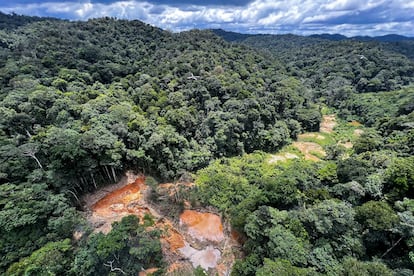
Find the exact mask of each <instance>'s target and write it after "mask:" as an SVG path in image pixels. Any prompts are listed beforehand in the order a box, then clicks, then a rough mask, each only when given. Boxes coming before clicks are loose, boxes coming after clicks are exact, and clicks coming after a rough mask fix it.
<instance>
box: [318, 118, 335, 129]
mask: <svg viewBox="0 0 414 276" xmlns="http://www.w3.org/2000/svg"><path fill="white" fill-rule="evenodd" d="M335 126H336V118H335V114H331V115H323V117H322V122H321V126H320V129H319V131H320V132H326V133H331V132H333V129H334V127H335Z"/></svg>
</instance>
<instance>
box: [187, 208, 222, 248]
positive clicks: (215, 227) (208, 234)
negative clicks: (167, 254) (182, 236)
mask: <svg viewBox="0 0 414 276" xmlns="http://www.w3.org/2000/svg"><path fill="white" fill-rule="evenodd" d="M180 224H182V225H185V226H187V227H188V233H189V234H190V235H191V236H192V237H193V238H196V239H198V240H200V241H206V240H207V241H212V242H220V241H222V240H223V239H224V233H223V225H222V224H221V218H220V217H219V216H218V215H215V214H211V213H201V212H197V211H193V210H185V211H184V212H183V213H182V214H181V216H180Z"/></svg>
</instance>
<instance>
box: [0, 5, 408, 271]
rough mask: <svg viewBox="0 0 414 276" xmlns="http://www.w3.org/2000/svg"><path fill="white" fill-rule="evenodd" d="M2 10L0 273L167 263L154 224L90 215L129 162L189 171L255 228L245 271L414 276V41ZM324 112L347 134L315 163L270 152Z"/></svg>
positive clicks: (202, 198) (243, 227)
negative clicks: (85, 198)
mask: <svg viewBox="0 0 414 276" xmlns="http://www.w3.org/2000/svg"><path fill="white" fill-rule="evenodd" d="M0 19H1V24H0V57H1V58H0V273H1V274H3V273H5V274H7V275H26V274H27V275H49V274H50V275H63V274H65V275H105V274H108V275H109V274H110V273H118V272H119V271H118V272H117V271H111V270H110V269H109V268H108V266H107V265H106V266H105V265H103V264H108V262H110V260H111V258H112V257H111V256H121V258H118V259H117V261H116V262H117V265H119V266H121V267H123V268H124V271H123V272H125V273H127V274H128V275H132V274H136V273H137V272H138V271H141V269H143V268H147V267H149V266H157V267H163V266H164V265H165V260H163V258H162V254H161V249H160V244H159V240H158V237H159V233H158V232H157V231H156V230H148V229H147V228H145V227H144V226H142V225H141V224H139V221H138V219H137V218H136V217H126V218H124V219H123V220H122V221H120V222H117V223H115V224H114V225H113V229H112V231H111V232H109V233H108V234H107V235H104V234H90V233H91V229H89V228H88V224H87V222H85V220H84V218H83V216H82V214H81V213H80V212H79V209H80V208H81V206H80V204H81V203H80V200H79V199H80V197H81V196H82V195H84V194H86V193H88V192H91V191H94V190H96V189H97V188H98V187H100V186H103V185H107V184H110V183H114V182H116V181H117V180H119V178H120V177H121V176H122V175H123V173H124V172H125V171H127V170H129V169H132V170H135V171H137V172H141V173H144V174H147V175H151V176H153V177H155V178H156V179H158V180H160V181H163V180H168V181H176V180H178V179H179V178H181V177H182V176H188V175H193V177H194V178H195V182H196V185H195V187H194V189H193V191H192V192H190V193H189V194H187V195H185V196H186V197H187V199H188V200H192V201H194V202H197V203H198V204H202V205H204V206H207V205H209V206H213V207H215V208H216V209H217V210H219V211H220V212H221V213H222V214H223V216H224V217H225V218H226V219H228V220H229V221H230V222H231V224H232V225H233V227H234V228H235V229H237V230H238V231H239V232H240V233H241V234H242V235H243V236H244V237H245V243H244V253H245V257H244V258H242V259H240V260H238V262H237V263H236V265H235V267H234V269H233V274H234V275H413V271H414V213H413V212H414V157H413V155H414V113H413V111H414V87H413V86H412V85H413V83H414V61H413V59H412V58H413V55H412V53H413V52H414V50H413V49H414V47H413V44H411V43H410V42H401V43H400V44H398V43H385V42H375V41H368V42H362V41H357V40H343V41H331V40H326V39H323V38H320V37H300V36H293V35H283V36H243V35H239V36H236V38H237V39H234V38H231V39H229V34H228V33H219V35H221V36H222V37H220V36H218V35H217V34H216V33H214V32H212V31H207V30H205V31H200V30H192V31H188V32H181V33H171V32H168V31H164V30H161V29H158V28H155V27H152V26H149V25H147V24H145V23H143V22H140V21H127V20H117V19H114V18H101V19H93V20H89V21H86V22H77V21H76V22H69V21H63V20H55V19H45V18H35V17H25V16H18V15H5V14H1V13H0ZM231 35H232V36H233V37H234V34H231ZM226 40H231V41H232V42H229V41H226ZM327 112H329V113H336V114H337V115H336V116H337V120H338V122H339V123H338V130H337V131H336V134H332V133H331V134H329V135H327V136H326V137H325V138H326V140H325V143H324V144H322V146H323V147H324V150H325V151H326V155H325V156H320V161H319V162H313V161H309V160H305V159H303V158H297V159H292V160H288V161H286V162H282V163H276V164H270V163H269V162H268V161H267V159H268V157H269V155H270V154H272V153H276V152H278V151H281V150H282V151H283V150H286V149H290V148H289V147H290V146H289V145H290V144H291V143H292V142H294V141H295V140H296V139H297V138H298V135H300V134H301V133H303V132H317V131H318V130H319V127H320V122H321V119H322V115H324V114H326V113H327ZM348 122H351V123H352V122H353V123H354V124H356V123H357V122H359V123H361V124H363V125H364V126H365V127H364V130H363V133H362V132H361V133H362V134H360V136H357V137H356V136H355V137H354V138H352V139H351V138H350V136H352V135H351V134H350V133H352V131H353V130H354V129H352V127H351V126H349V124H348ZM335 135H336V136H335ZM347 135H348V136H347ZM340 139H350V140H352V143H353V147H352V149H349V148H345V147H344V146H342V145H341V144H340V143H337V140H338V141H339V140H340ZM318 159H319V158H318ZM144 225H145V224H144ZM75 230H82V231H83V232H85V233H86V234H85V235H84V238H83V239H81V240H73V239H72V234H73V232H74V231H75ZM113 261H114V260H112V262H113ZM111 269H112V263H111ZM197 271H198V270H196V271H195V273H199V271H198V272H197ZM158 273H162V270H159V271H158Z"/></svg>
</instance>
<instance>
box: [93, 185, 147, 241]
mask: <svg viewBox="0 0 414 276" xmlns="http://www.w3.org/2000/svg"><path fill="white" fill-rule="evenodd" d="M144 181H145V178H144V177H137V178H136V180H135V181H134V182H133V183H130V184H127V185H125V186H123V187H121V188H119V189H117V190H114V191H112V192H110V193H108V194H107V195H105V196H104V197H103V198H101V199H100V200H98V201H97V202H96V203H95V204H93V205H92V206H91V211H92V215H91V216H90V217H89V221H90V222H91V223H92V224H93V225H94V226H95V232H103V233H108V232H109V231H110V230H111V227H112V226H111V225H112V223H113V222H115V221H120V220H121V219H122V218H123V217H125V216H127V215H130V214H135V215H136V216H138V217H139V218H140V219H142V218H143V217H144V216H145V214H151V212H150V210H149V209H148V208H147V207H146V206H144V204H143V202H142V200H141V199H142V197H143V194H142V193H143V192H144V191H145V190H146V189H147V186H146V185H145V182H144Z"/></svg>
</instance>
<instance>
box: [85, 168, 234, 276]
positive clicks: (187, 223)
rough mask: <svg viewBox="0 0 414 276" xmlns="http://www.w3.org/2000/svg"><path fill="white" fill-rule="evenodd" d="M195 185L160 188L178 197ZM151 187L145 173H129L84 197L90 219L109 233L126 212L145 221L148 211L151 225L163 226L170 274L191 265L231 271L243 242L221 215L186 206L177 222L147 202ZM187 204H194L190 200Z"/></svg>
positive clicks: (224, 272) (97, 229) (214, 271)
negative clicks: (152, 222) (151, 220)
mask: <svg viewBox="0 0 414 276" xmlns="http://www.w3.org/2000/svg"><path fill="white" fill-rule="evenodd" d="M180 185H182V187H181V186H180ZM192 185H193V184H192V183H182V184H180V183H178V184H176V183H174V184H172V183H168V184H160V185H159V187H158V188H159V189H161V190H163V191H164V192H165V195H166V196H170V197H175V196H176V192H177V191H178V190H180V189H185V188H189V187H191V186H192ZM149 190H150V188H149V187H148V186H147V185H146V184H145V177H144V176H142V175H140V176H139V175H134V174H132V173H127V175H126V177H124V178H122V180H121V181H120V182H119V183H117V184H115V185H112V186H110V187H105V188H104V189H100V190H99V191H97V192H96V193H94V194H90V195H87V196H86V197H84V198H83V200H84V201H86V204H85V209H87V213H88V216H87V219H88V221H89V223H90V224H91V225H92V226H93V227H94V232H103V233H108V232H109V231H110V230H111V227H112V223H113V222H114V221H120V220H121V219H122V218H123V217H125V216H127V215H131V214H133V215H136V216H138V217H139V218H140V219H141V221H142V219H143V217H144V216H145V215H146V214H149V215H152V216H153V218H155V224H154V225H153V226H151V227H150V228H158V229H161V230H162V234H161V239H160V241H161V246H162V252H163V255H164V259H165V260H166V262H167V263H168V265H169V266H168V270H167V271H168V272H167V275H168V274H172V275H175V274H176V273H181V272H183V273H184V272H188V273H190V272H191V270H192V269H191V267H193V268H196V267H197V266H198V265H200V266H201V267H202V268H204V269H205V270H207V271H208V274H209V275H220V276H221V275H228V274H229V273H230V270H231V268H232V266H233V264H234V262H235V254H236V252H238V251H239V250H240V243H239V242H238V241H237V240H236V239H235V238H234V237H233V236H232V235H231V228H230V227H229V226H227V227H223V225H222V220H221V217H220V216H219V215H216V214H213V213H209V212H198V211H193V210H185V211H184V212H183V213H182V214H181V216H180V224H178V222H177V223H174V221H172V220H170V219H168V218H167V217H165V216H163V215H161V214H160V213H159V211H157V210H156V206H152V205H151V204H149V203H148V201H147V199H146V197H147V194H148V191H149ZM187 205H188V206H187V207H188V208H190V207H191V206H190V205H189V203H188V204H187ZM155 269H156V268H153V269H151V270H148V271H145V272H143V273H142V275H146V274H144V273H147V274H148V273H151V272H154V271H155ZM140 275H141V274H140Z"/></svg>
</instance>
